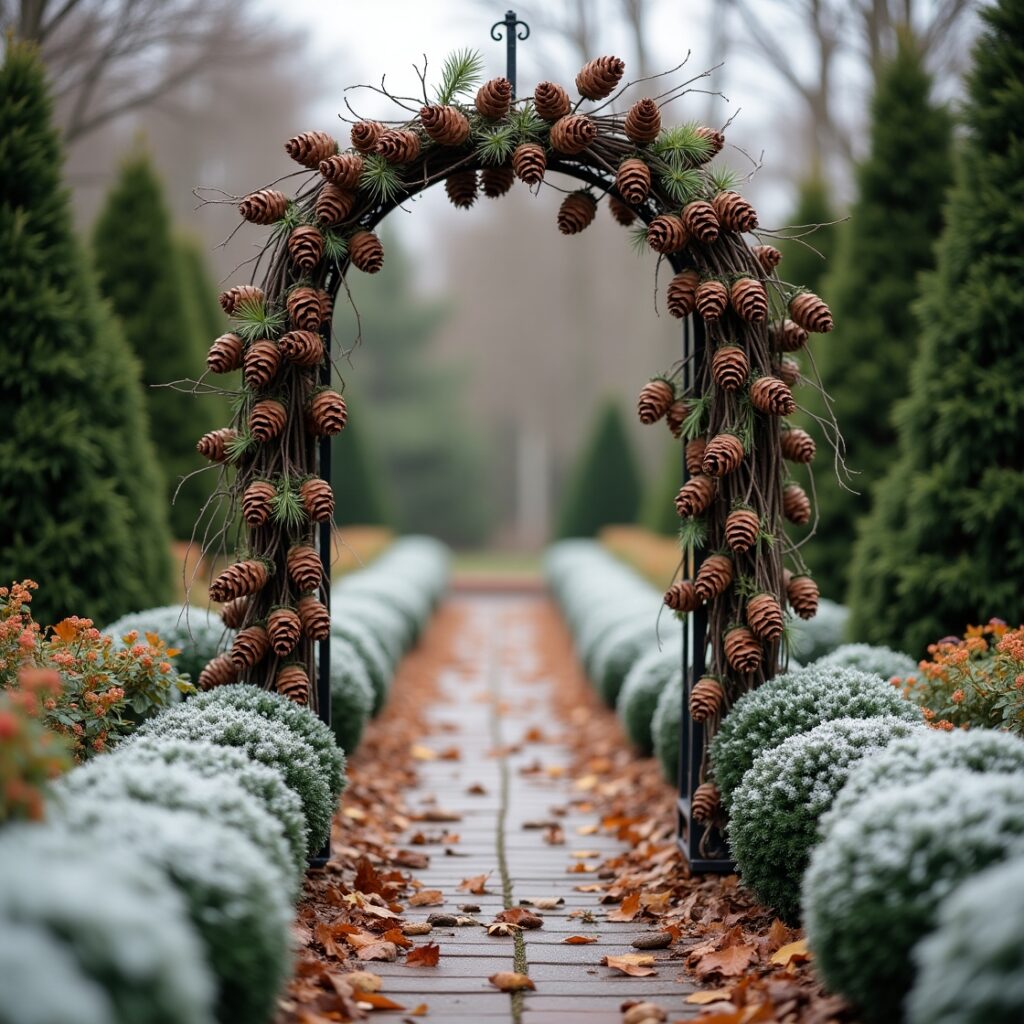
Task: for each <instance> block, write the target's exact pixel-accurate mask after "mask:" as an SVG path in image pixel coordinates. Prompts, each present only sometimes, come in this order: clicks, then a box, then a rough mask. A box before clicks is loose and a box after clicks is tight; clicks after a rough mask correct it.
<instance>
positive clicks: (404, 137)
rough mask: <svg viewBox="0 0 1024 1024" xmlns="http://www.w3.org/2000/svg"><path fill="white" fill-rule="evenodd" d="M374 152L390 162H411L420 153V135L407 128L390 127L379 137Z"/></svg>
mask: <svg viewBox="0 0 1024 1024" xmlns="http://www.w3.org/2000/svg"><path fill="white" fill-rule="evenodd" d="M374 152H375V153H376V154H377V155H378V156H382V157H384V159H385V160H387V162H388V163H389V164H407V163H411V162H412V161H413V160H415V159H416V157H418V156H419V155H420V137H419V136H418V135H417V134H416V133H415V132H413V131H409V130H408V129H407V128H389V129H388V130H387V131H386V132H384V134H383V135H381V137H380V138H379V139H377V146H376V148H375V149H374Z"/></svg>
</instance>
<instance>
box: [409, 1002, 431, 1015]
mask: <svg viewBox="0 0 1024 1024" xmlns="http://www.w3.org/2000/svg"><path fill="white" fill-rule="evenodd" d="M428 1013H430V1007H428V1006H427V1004H426V1003H420V1004H419V1005H418V1006H417V1007H416V1009H415V1010H410V1011H409V1016H410V1017H425V1016H426V1015H427V1014H428Z"/></svg>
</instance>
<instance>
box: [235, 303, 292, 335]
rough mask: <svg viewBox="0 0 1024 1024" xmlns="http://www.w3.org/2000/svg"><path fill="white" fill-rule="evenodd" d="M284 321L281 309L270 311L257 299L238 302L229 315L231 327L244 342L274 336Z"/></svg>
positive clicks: (282, 327) (285, 318)
mask: <svg viewBox="0 0 1024 1024" xmlns="http://www.w3.org/2000/svg"><path fill="white" fill-rule="evenodd" d="M286 323H287V317H286V316H285V312H284V310H283V309H278V310H274V311H271V310H269V309H268V308H267V306H266V304H265V303H263V302H261V301H259V300H258V299H247V300H246V301H244V302H240V303H239V304H238V306H237V308H236V309H235V312H234V313H233V314H232V316H231V329H232V330H233V331H234V332H235V334H237V335H238V336H239V337H240V338H241V339H242V341H245V342H250V341H258V340H259V339H260V338H276V337H277V335H279V334H280V333H281V332H282V331H283V330H284V328H285V324H286Z"/></svg>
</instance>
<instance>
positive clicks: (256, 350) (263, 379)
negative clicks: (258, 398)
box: [242, 338, 281, 391]
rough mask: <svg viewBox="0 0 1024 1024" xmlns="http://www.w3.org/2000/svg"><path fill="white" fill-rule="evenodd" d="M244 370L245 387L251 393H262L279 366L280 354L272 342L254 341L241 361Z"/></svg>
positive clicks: (264, 340)
mask: <svg viewBox="0 0 1024 1024" xmlns="http://www.w3.org/2000/svg"><path fill="white" fill-rule="evenodd" d="M242 363H243V365H244V367H245V369H244V370H243V371H242V376H243V377H244V378H245V385H246V387H248V388H250V389H252V390H253V391H262V390H263V388H265V387H266V386H267V385H268V384H269V383H270V382H271V381H272V380H273V379H274V376H275V375H276V374H277V370H278V367H280V365H281V353H280V351H279V350H278V347H277V345H275V344H274V342H272V341H269V340H268V339H266V338H263V339H262V340H260V341H254V342H253V343H252V344H251V345H250V346H249V347H248V348H247V349H246V350H245V357H244V359H243V360H242Z"/></svg>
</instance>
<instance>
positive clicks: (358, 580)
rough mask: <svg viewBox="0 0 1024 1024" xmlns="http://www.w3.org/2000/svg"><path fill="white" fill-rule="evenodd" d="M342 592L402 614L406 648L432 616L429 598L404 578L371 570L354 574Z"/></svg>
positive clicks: (345, 583) (344, 582)
mask: <svg viewBox="0 0 1024 1024" xmlns="http://www.w3.org/2000/svg"><path fill="white" fill-rule="evenodd" d="M339 589H340V590H341V592H342V593H344V594H345V595H347V596H350V597H360V598H366V599H368V600H370V601H378V602H380V603H381V604H385V605H387V606H388V607H390V608H394V609H396V610H397V611H398V612H400V613H401V615H402V618H403V619H404V620H405V626H406V644H407V645H411V644H412V643H414V642H415V640H416V638H417V637H418V636H419V634H420V631H421V630H422V628H423V625H424V623H426V621H427V619H428V618H429V617H430V610H431V607H430V597H429V596H428V595H427V594H424V593H423V592H422V591H420V590H418V589H417V588H416V587H415V586H410V585H409V581H408V580H407V579H405V577H403V576H401V575H396V576H392V575H391V574H390V573H383V572H372V571H370V572H361V573H353V574H352V575H351V576H348V577H346V578H345V579H344V580H343V581H342V582H341V583H340V584H339Z"/></svg>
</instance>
